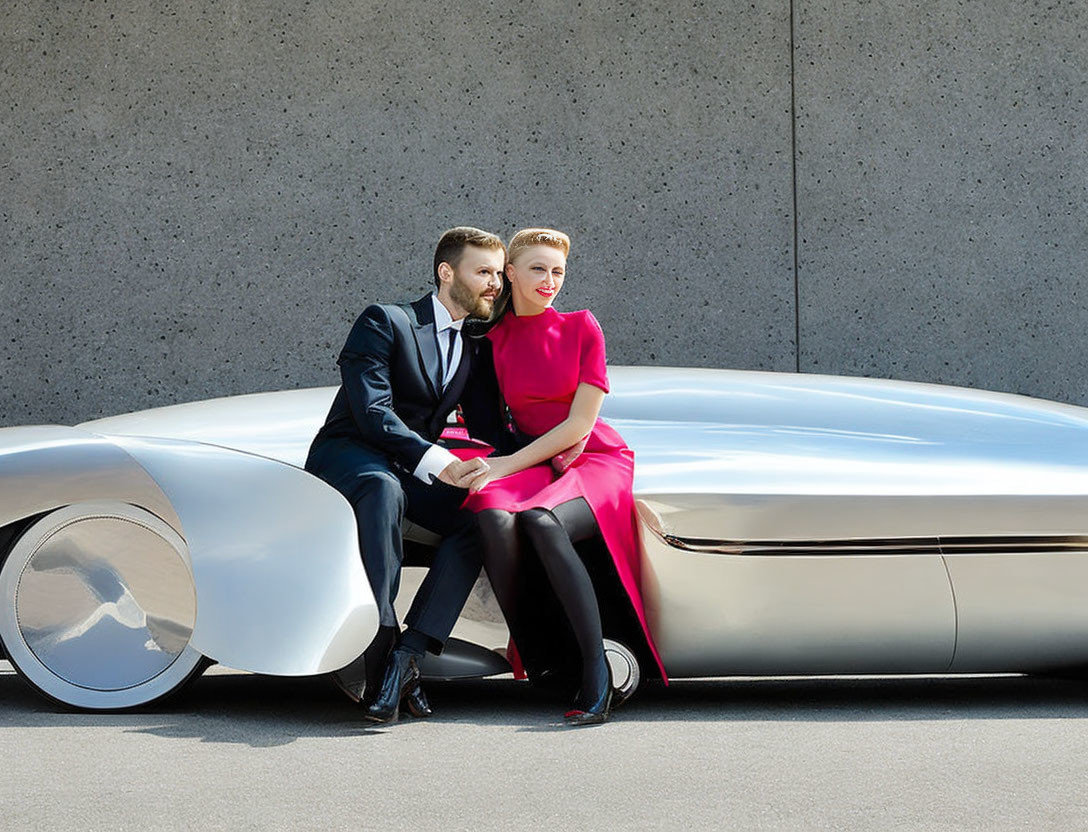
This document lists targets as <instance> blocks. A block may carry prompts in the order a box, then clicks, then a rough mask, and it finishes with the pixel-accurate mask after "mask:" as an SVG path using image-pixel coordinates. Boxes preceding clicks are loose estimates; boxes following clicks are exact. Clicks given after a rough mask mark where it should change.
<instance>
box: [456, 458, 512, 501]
mask: <svg viewBox="0 0 1088 832" xmlns="http://www.w3.org/2000/svg"><path fill="white" fill-rule="evenodd" d="M517 470H518V469H517V467H516V466H515V465H514V464H513V463H511V462H510V457H508V456H489V457H488V458H487V469H486V470H484V471H482V472H480V474H478V475H477V476H476V478H475V479H473V480H471V481H470V482H469V484H468V493H469V494H475V493H476V492H477V491H479V490H480V489H481V488H483V487H484V486H485V485H487V484H488V483H489V482H491V481H492V480H497V479H500V478H501V477H505V476H507V475H508V474H513V473H515V472H516V471H517Z"/></svg>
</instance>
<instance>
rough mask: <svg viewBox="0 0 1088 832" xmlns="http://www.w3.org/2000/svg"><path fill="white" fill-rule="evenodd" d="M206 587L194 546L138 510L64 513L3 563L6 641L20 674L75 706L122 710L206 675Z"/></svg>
mask: <svg viewBox="0 0 1088 832" xmlns="http://www.w3.org/2000/svg"><path fill="white" fill-rule="evenodd" d="M195 622H196V592H195V589H194V585H193V576H192V572H191V570H190V566H189V555H188V548H187V547H186V544H185V541H184V540H183V539H182V538H181V536H180V535H179V534H178V533H177V532H176V531H174V529H172V528H171V527H170V526H169V525H167V524H166V523H165V522H163V521H162V520H161V519H160V518H158V517H156V516H155V515H153V514H151V513H150V512H148V511H145V510H144V509H141V508H138V507H136V506H133V505H129V504H127V503H119V502H90V503H80V504H77V505H71V506H66V507H65V508H61V509H57V510H56V511H53V512H51V513H50V514H48V515H46V516H45V517H43V518H41V519H40V520H38V521H37V522H35V523H34V524H33V525H31V526H30V527H29V528H28V529H27V530H26V531H25V532H24V533H23V535H22V536H21V537H20V538H19V540H18V541H17V542H16V543H15V545H14V546H13V547H12V549H11V551H10V552H9V553H8V556H7V558H6V559H5V560H4V562H3V564H2V566H0V639H2V640H3V643H4V647H5V649H6V652H7V654H8V659H9V661H10V662H11V664H12V666H13V667H14V668H15V669H16V671H18V673H19V674H20V675H21V676H22V677H23V678H24V679H25V680H26V681H27V682H28V683H29V684H30V685H31V686H32V687H34V688H35V689H37V690H38V691H39V692H41V693H42V694H44V695H45V696H47V697H49V698H51V699H54V700H56V701H58V702H61V703H63V704H65V705H69V706H71V707H75V708H83V709H88V710H122V709H125V708H132V707H136V706H138V705H144V704H147V703H148V702H151V701H153V700H155V699H159V698H160V697H163V696H165V695H167V694H168V693H171V692H172V691H174V690H176V689H178V688H179V687H181V686H182V685H183V684H184V683H185V682H186V681H188V680H189V679H191V678H193V677H194V676H196V675H199V673H200V672H201V671H202V670H203V668H204V658H203V656H201V654H200V653H198V652H197V651H196V650H194V649H193V648H192V647H191V646H190V645H189V638H190V636H191V635H192V632H193V625H194V623H195Z"/></svg>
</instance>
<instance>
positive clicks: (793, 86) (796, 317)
mask: <svg viewBox="0 0 1088 832" xmlns="http://www.w3.org/2000/svg"><path fill="white" fill-rule="evenodd" d="M793 4H794V0H790V160H791V165H790V168H791V172H792V175H793V354H794V359H795V362H796V368H797V372H801V287H800V283H799V282H798V271H799V269H798V262H799V258H798V255H797V242H798V233H797V77H796V75H795V72H794V61H793V58H794V51H795V46H794V25H795V24H794V11H793Z"/></svg>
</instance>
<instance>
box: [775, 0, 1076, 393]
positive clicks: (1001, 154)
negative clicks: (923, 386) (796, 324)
mask: <svg viewBox="0 0 1088 832" xmlns="http://www.w3.org/2000/svg"><path fill="white" fill-rule="evenodd" d="M795 15H796V17H795V23H796V32H797V38H796V51H795V64H796V68H795V83H796V97H797V166H798V167H797V171H798V193H797V195H798V224H799V237H800V244H799V247H798V260H799V267H800V268H799V288H800V305H799V306H800V331H801V338H800V345H801V351H800V364H801V369H802V370H805V371H815V372H830V373H846V374H851V375H875V376H889V377H894V378H907V379H918V380H925V381H940V382H949V383H954V384H963V385H967V386H973V387H984V388H990V389H996V390H1007V391H1013V392H1021V393H1029V394H1033V395H1039V396H1044V397H1047V398H1055V399H1062V400H1066V401H1071V402H1075V403H1079V404H1088V308H1086V306H1088V305H1086V303H1085V301H1086V300H1088V288H1086V286H1085V282H1084V278H1085V271H1086V267H1088V260H1086V252H1088V223H1086V222H1085V218H1084V212H1085V206H1086V205H1088V175H1086V168H1085V166H1086V162H1088V4H1086V3H1085V2H1084V0H1072V1H1070V0H1048V2H1046V3H1041V2H1024V0H993V2H989V3H971V2H968V3H964V2H961V0H934V2H927V3H901V2H892V0H879V2H859V0H850V2H846V1H845V0H844V1H843V2H827V0H824V1H823V2H813V0H796V2H795Z"/></svg>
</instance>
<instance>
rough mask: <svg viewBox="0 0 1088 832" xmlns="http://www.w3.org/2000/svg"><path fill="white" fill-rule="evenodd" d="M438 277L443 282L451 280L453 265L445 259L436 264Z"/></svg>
mask: <svg viewBox="0 0 1088 832" xmlns="http://www.w3.org/2000/svg"><path fill="white" fill-rule="evenodd" d="M438 279H439V280H441V281H442V282H443V283H449V282H450V281H451V280H453V266H451V265H450V264H449V263H447V262H446V261H445V260H443V261H442V262H441V263H439V264H438Z"/></svg>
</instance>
